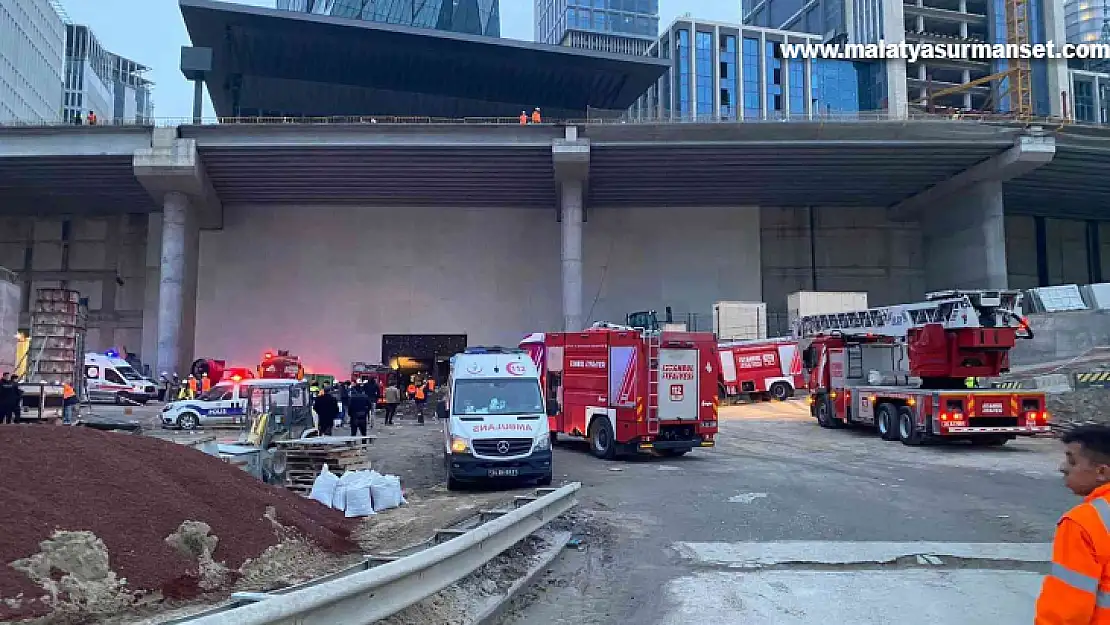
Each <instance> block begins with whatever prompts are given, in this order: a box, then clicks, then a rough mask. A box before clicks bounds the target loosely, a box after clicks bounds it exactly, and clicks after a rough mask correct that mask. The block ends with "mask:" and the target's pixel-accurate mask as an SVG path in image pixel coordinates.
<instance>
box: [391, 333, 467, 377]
mask: <svg viewBox="0 0 1110 625" xmlns="http://www.w3.org/2000/svg"><path fill="white" fill-rule="evenodd" d="M466 345H467V343H466V335H465V334H384V335H382V362H383V363H384V364H385V365H386V366H388V367H389V368H390V369H392V370H393V371H394V372H396V374H397V376H398V379H399V381H401V382H402V383H408V381H409V380H410V379H411V377H412V376H413V375H414V374H417V373H423V374H427V375H428V376H430V377H432V378H433V379H435V380H436V381H437V382H440V383H442V382H445V381H446V380H447V376H448V375H449V374H450V373H451V357H452V356H454V355H455V354H457V353H459V352H462V351H465V350H466Z"/></svg>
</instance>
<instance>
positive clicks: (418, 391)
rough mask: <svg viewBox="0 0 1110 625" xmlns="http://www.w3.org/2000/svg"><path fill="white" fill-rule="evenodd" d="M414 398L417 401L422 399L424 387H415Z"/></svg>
mask: <svg viewBox="0 0 1110 625" xmlns="http://www.w3.org/2000/svg"><path fill="white" fill-rule="evenodd" d="M416 398H417V399H424V385H423V384H421V385H420V386H418V387H416Z"/></svg>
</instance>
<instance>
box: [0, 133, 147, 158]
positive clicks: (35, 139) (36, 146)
mask: <svg viewBox="0 0 1110 625" xmlns="http://www.w3.org/2000/svg"><path fill="white" fill-rule="evenodd" d="M151 133H152V129H151V128H150V127H149V126H49V127H42V128H27V127H19V126H0V158H58V157H67V156H74V157H79V156H131V155H132V154H134V153H135V150H139V149H142V148H145V147H150V139H151Z"/></svg>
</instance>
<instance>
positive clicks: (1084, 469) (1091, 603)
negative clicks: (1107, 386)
mask: <svg viewBox="0 0 1110 625" xmlns="http://www.w3.org/2000/svg"><path fill="white" fill-rule="evenodd" d="M1061 441H1063V443H1064V444H1065V445H1067V448H1066V450H1065V457H1064V463H1063V464H1061V465H1060V472H1061V473H1063V474H1064V485H1065V486H1067V487H1068V488H1070V489H1071V491H1072V492H1073V493H1075V494H1076V495H1079V496H1080V497H1083V503H1081V504H1079V505H1078V506H1076V507H1074V508H1072V509H1071V510H1069V511H1068V512H1067V513H1065V514H1064V516H1063V517H1062V518H1061V519H1060V521H1059V522H1057V524H1056V537H1055V539H1054V540H1053V544H1052V569H1051V571H1050V572H1049V574H1048V575H1047V576H1046V577H1045V580H1044V585H1043V586H1042V587H1041V596H1040V597H1039V598H1038V599H1037V614H1036V617H1035V618H1034V621H1033V622H1034V625H1088V624H1090V625H1096V624H1103V623H1110V568H1106V566H1105V564H1106V560H1107V557H1108V556H1110V426H1106V425H1085V426H1080V427H1077V428H1075V429H1073V430H1071V431H1070V432H1067V433H1065V434H1064V435H1063V436H1062V437H1061Z"/></svg>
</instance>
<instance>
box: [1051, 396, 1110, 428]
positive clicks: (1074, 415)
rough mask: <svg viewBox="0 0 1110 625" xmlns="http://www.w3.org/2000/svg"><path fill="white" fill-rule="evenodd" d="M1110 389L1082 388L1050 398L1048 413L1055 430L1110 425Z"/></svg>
mask: <svg viewBox="0 0 1110 625" xmlns="http://www.w3.org/2000/svg"><path fill="white" fill-rule="evenodd" d="M1108 400H1110V389H1101V388H1081V389H1076V390H1074V391H1072V392H1070V393H1059V394H1051V395H1049V396H1048V412H1049V414H1050V415H1052V424H1053V426H1054V428H1055V429H1067V428H1070V427H1074V426H1076V425H1081V424H1084V423H1110V401H1108Z"/></svg>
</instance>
